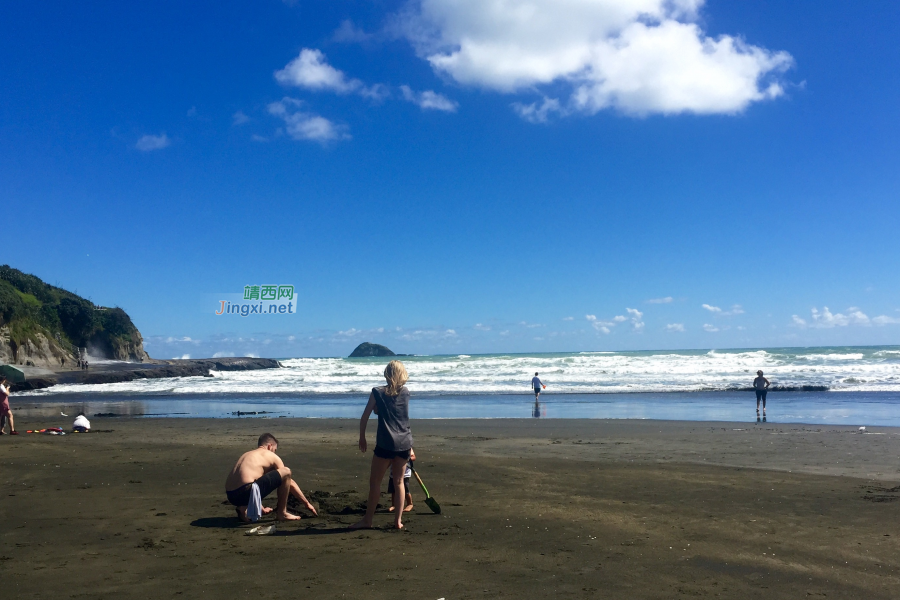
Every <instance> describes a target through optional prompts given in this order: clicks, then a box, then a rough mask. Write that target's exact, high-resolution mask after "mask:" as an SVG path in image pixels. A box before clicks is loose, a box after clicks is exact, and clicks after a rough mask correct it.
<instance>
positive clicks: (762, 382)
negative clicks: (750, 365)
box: [753, 371, 777, 417]
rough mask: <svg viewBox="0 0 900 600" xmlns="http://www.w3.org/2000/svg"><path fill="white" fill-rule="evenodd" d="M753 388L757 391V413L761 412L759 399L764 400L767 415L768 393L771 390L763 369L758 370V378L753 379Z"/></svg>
mask: <svg viewBox="0 0 900 600" xmlns="http://www.w3.org/2000/svg"><path fill="white" fill-rule="evenodd" d="M753 389H754V390H755V391H756V414H757V415H758V414H759V401H760V400H762V405H763V415H765V414H766V394H767V393H768V392H769V380H768V379H766V378H765V377H763V372H762V371H757V372H756V379H754V380H753ZM776 417H777V415H776Z"/></svg>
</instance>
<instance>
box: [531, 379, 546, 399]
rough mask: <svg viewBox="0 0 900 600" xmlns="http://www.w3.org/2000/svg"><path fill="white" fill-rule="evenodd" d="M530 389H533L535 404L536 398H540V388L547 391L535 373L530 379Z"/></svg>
mask: <svg viewBox="0 0 900 600" xmlns="http://www.w3.org/2000/svg"><path fill="white" fill-rule="evenodd" d="M531 387H533V388H534V401H535V402H537V401H538V398H540V397H541V388H543V389H547V386H546V385H544V383H543V382H542V381H541V379H540V377H538V374H537V373H535V374H534V377H532V378H531Z"/></svg>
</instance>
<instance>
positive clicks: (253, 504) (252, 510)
mask: <svg viewBox="0 0 900 600" xmlns="http://www.w3.org/2000/svg"><path fill="white" fill-rule="evenodd" d="M261 516H262V496H260V495H259V486H258V485H256V484H255V483H254V484H251V485H250V503H249V504H247V518H248V519H250V520H251V521H252V522H254V523H256V522H257V521H259V518H260V517H261Z"/></svg>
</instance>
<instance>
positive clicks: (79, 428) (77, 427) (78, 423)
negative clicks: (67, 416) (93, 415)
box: [72, 412, 91, 433]
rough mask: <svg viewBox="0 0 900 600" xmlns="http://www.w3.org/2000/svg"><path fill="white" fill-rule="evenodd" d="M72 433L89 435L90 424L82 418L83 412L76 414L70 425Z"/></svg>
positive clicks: (86, 419)
mask: <svg viewBox="0 0 900 600" xmlns="http://www.w3.org/2000/svg"><path fill="white" fill-rule="evenodd" d="M72 431H73V432H76V433H89V432H90V431H91V422H90V421H88V418H87V417H86V416H84V413H83V412H80V413H78V415H77V416H76V417H75V422H74V423H72Z"/></svg>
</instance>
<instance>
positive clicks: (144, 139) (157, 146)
mask: <svg viewBox="0 0 900 600" xmlns="http://www.w3.org/2000/svg"><path fill="white" fill-rule="evenodd" d="M171 143H172V142H171V140H169V136H167V135H166V134H165V133H162V134H160V135H150V134H147V135H143V136H141V139H139V140H138V141H137V143H136V144H135V145H134V147H135V148H137V149H138V150H140V151H141V152H150V151H151V150H162V149H163V148H166V147H168V146H169V145H170V144H171Z"/></svg>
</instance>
